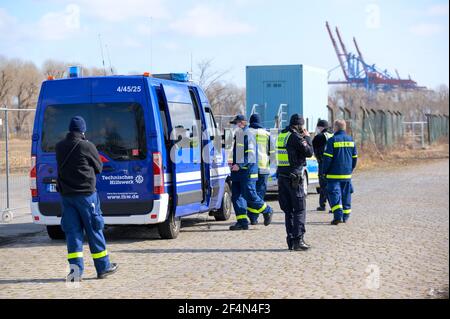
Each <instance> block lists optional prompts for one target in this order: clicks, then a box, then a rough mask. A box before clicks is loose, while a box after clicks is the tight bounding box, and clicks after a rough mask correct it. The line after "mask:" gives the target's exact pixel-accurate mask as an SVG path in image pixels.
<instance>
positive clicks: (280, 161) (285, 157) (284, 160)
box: [277, 132, 292, 167]
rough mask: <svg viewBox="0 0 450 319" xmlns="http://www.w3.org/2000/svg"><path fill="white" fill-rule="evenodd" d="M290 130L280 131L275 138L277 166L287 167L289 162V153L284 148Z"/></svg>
mask: <svg viewBox="0 0 450 319" xmlns="http://www.w3.org/2000/svg"><path fill="white" fill-rule="evenodd" d="M291 135H292V133H291V132H286V133H280V135H278V139H277V165H278V167H287V166H290V164H289V154H288V151H287V148H286V145H287V142H288V140H289V137H291Z"/></svg>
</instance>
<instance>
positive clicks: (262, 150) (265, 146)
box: [255, 129, 270, 174]
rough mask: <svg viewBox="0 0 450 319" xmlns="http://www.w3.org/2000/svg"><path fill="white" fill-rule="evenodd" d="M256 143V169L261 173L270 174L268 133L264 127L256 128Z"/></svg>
mask: <svg viewBox="0 0 450 319" xmlns="http://www.w3.org/2000/svg"><path fill="white" fill-rule="evenodd" d="M255 135H256V143H257V144H258V169H259V172H260V173H261V174H270V158H269V141H270V133H269V132H267V131H266V130H264V129H256V130H255Z"/></svg>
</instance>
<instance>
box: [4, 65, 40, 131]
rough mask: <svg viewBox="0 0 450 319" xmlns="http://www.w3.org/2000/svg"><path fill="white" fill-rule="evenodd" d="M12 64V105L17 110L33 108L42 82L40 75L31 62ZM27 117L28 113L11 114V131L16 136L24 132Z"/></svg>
mask: <svg viewBox="0 0 450 319" xmlns="http://www.w3.org/2000/svg"><path fill="white" fill-rule="evenodd" d="M12 63H13V65H14V69H15V78H14V84H13V89H12V101H13V105H14V107H15V108H17V109H30V108H34V107H35V105H36V103H37V98H38V94H39V87H40V84H41V82H42V74H41V72H40V71H39V69H38V68H37V67H36V65H34V64H33V63H32V62H22V61H21V60H14V61H13V62H12ZM29 117H30V112H14V113H13V114H12V117H11V118H12V122H13V129H14V132H15V133H16V134H20V133H21V132H22V131H23V130H25V128H26V127H25V124H26V120H27V119H28V118H29ZM28 124H29V123H28Z"/></svg>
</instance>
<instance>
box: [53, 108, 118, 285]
mask: <svg viewBox="0 0 450 319" xmlns="http://www.w3.org/2000/svg"><path fill="white" fill-rule="evenodd" d="M69 131H70V132H69V133H68V134H67V136H66V138H65V139H64V140H62V141H61V142H59V143H58V144H57V145H56V161H57V164H58V191H59V193H60V194H61V197H62V210H63V213H62V218H61V228H62V229H63V231H64V233H65V234H66V241H67V250H68V256H67V259H68V261H69V265H70V273H69V275H68V277H67V280H68V281H80V280H81V278H82V275H83V271H84V262H83V237H84V232H86V235H87V237H88V240H89V248H90V250H91V255H92V258H93V259H94V264H95V268H96V270H97V278H99V279H103V278H105V277H107V276H108V275H110V274H113V273H114V272H116V271H117V268H118V265H117V264H112V263H110V261H109V256H108V252H107V250H106V242H105V237H104V235H103V228H104V220H103V216H102V213H101V210H100V200H99V197H98V194H97V190H96V174H100V173H101V171H102V166H103V165H102V162H101V160H100V156H99V154H98V152H97V149H96V147H95V145H94V144H92V143H91V142H89V141H87V140H86V137H85V132H86V122H85V121H84V119H83V118H82V117H80V116H76V117H74V118H72V120H71V121H70V125H69Z"/></svg>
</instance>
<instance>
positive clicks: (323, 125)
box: [312, 120, 333, 212]
mask: <svg viewBox="0 0 450 319" xmlns="http://www.w3.org/2000/svg"><path fill="white" fill-rule="evenodd" d="M332 137H333V133H332V132H331V128H329V124H328V121H325V120H320V121H319V122H318V123H317V128H316V136H315V137H314V139H313V141H312V143H313V148H314V156H315V157H316V159H317V163H318V164H319V172H320V171H321V170H322V169H321V168H322V165H323V153H324V152H325V148H326V147H327V142H328V140H329V139H330V138H332ZM319 186H320V187H319V189H320V192H319V207H317V211H320V212H324V211H326V210H327V206H326V205H327V198H328V195H327V179H326V177H325V175H323V174H319Z"/></svg>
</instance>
